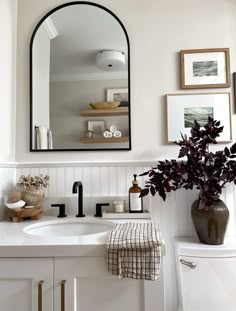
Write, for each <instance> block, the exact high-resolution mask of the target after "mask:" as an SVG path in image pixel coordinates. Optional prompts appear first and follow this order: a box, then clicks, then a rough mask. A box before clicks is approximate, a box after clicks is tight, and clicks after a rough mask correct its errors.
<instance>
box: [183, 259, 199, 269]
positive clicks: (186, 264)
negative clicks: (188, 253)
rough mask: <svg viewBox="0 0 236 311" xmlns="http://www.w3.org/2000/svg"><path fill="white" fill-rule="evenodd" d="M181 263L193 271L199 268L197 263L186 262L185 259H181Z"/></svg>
mask: <svg viewBox="0 0 236 311" xmlns="http://www.w3.org/2000/svg"><path fill="white" fill-rule="evenodd" d="M180 262H181V263H182V264H183V265H185V266H188V267H189V268H191V269H195V268H196V267H197V265H196V263H195V262H190V261H185V260H183V259H180Z"/></svg>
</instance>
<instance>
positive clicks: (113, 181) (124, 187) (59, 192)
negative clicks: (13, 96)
mask: <svg viewBox="0 0 236 311" xmlns="http://www.w3.org/2000/svg"><path fill="white" fill-rule="evenodd" d="M152 165H155V163H145V162H144V163H122V164H120V163H115V164H114V163H103V164H87V165H86V164H73V165H72V164H69V163H64V164H63V163H61V164H49V163H48V164H41V165H40V164H37V165H35V164H18V165H17V169H16V179H18V178H19V177H20V176H21V175H28V174H31V175H38V174H48V175H49V176H50V186H49V188H48V189H47V192H46V196H47V197H48V198H61V197H72V196H76V195H72V184H73V182H74V181H76V180H81V181H82V182H83V185H84V196H85V198H86V197H100V196H102V197H109V196H115V197H116V196H117V197H125V196H127V195H128V189H129V187H130V186H131V184H132V183H131V182H132V180H133V174H135V173H136V174H140V173H142V172H144V171H146V170H148V169H150V167H151V166H152ZM138 179H139V181H140V185H141V186H142V185H143V184H144V178H142V177H139V178H138ZM196 198H197V192H196V191H186V190H179V191H177V192H174V193H171V194H170V195H169V196H168V197H167V199H166V201H165V202H163V201H162V199H161V198H160V197H159V196H155V197H152V196H148V197H147V198H145V200H144V207H145V208H149V210H150V212H151V215H152V217H153V219H154V220H155V221H156V222H157V223H159V224H160V228H161V231H162V234H163V238H164V240H165V242H166V256H165V257H164V262H163V268H164V275H165V295H166V310H167V311H176V310H177V305H178V293H177V281H176V273H175V255H174V248H173V237H175V236H195V231H194V228H193V225H192V220H191V213H190V206H191V204H192V202H193V201H194V200H195V199H196ZM222 199H223V200H224V201H225V202H226V204H227V205H228V207H229V209H230V223H229V226H228V230H227V237H226V239H233V238H234V237H235V236H236V233H235V225H236V215H235V212H234V207H235V206H236V195H235V187H234V185H232V184H231V185H229V186H228V187H227V190H226V191H224V193H223V195H222ZM154 294H155V293H154Z"/></svg>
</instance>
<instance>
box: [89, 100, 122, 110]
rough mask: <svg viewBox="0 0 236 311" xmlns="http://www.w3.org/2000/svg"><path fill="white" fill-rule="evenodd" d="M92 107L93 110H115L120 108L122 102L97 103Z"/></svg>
mask: <svg viewBox="0 0 236 311" xmlns="http://www.w3.org/2000/svg"><path fill="white" fill-rule="evenodd" d="M90 106H91V107H92V108H93V109H115V108H117V107H118V106H120V102H95V103H91V104H90Z"/></svg>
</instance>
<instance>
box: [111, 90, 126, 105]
mask: <svg viewBox="0 0 236 311" xmlns="http://www.w3.org/2000/svg"><path fill="white" fill-rule="evenodd" d="M107 101H119V102H121V105H120V106H119V107H128V105H129V92H128V88H127V87H122V88H114V89H107Z"/></svg>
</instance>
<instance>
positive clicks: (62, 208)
mask: <svg viewBox="0 0 236 311" xmlns="http://www.w3.org/2000/svg"><path fill="white" fill-rule="evenodd" d="M57 206H58V207H59V214H58V215H57V217H58V218H62V217H67V215H66V213H65V204H64V203H63V204H51V207H57Z"/></svg>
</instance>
